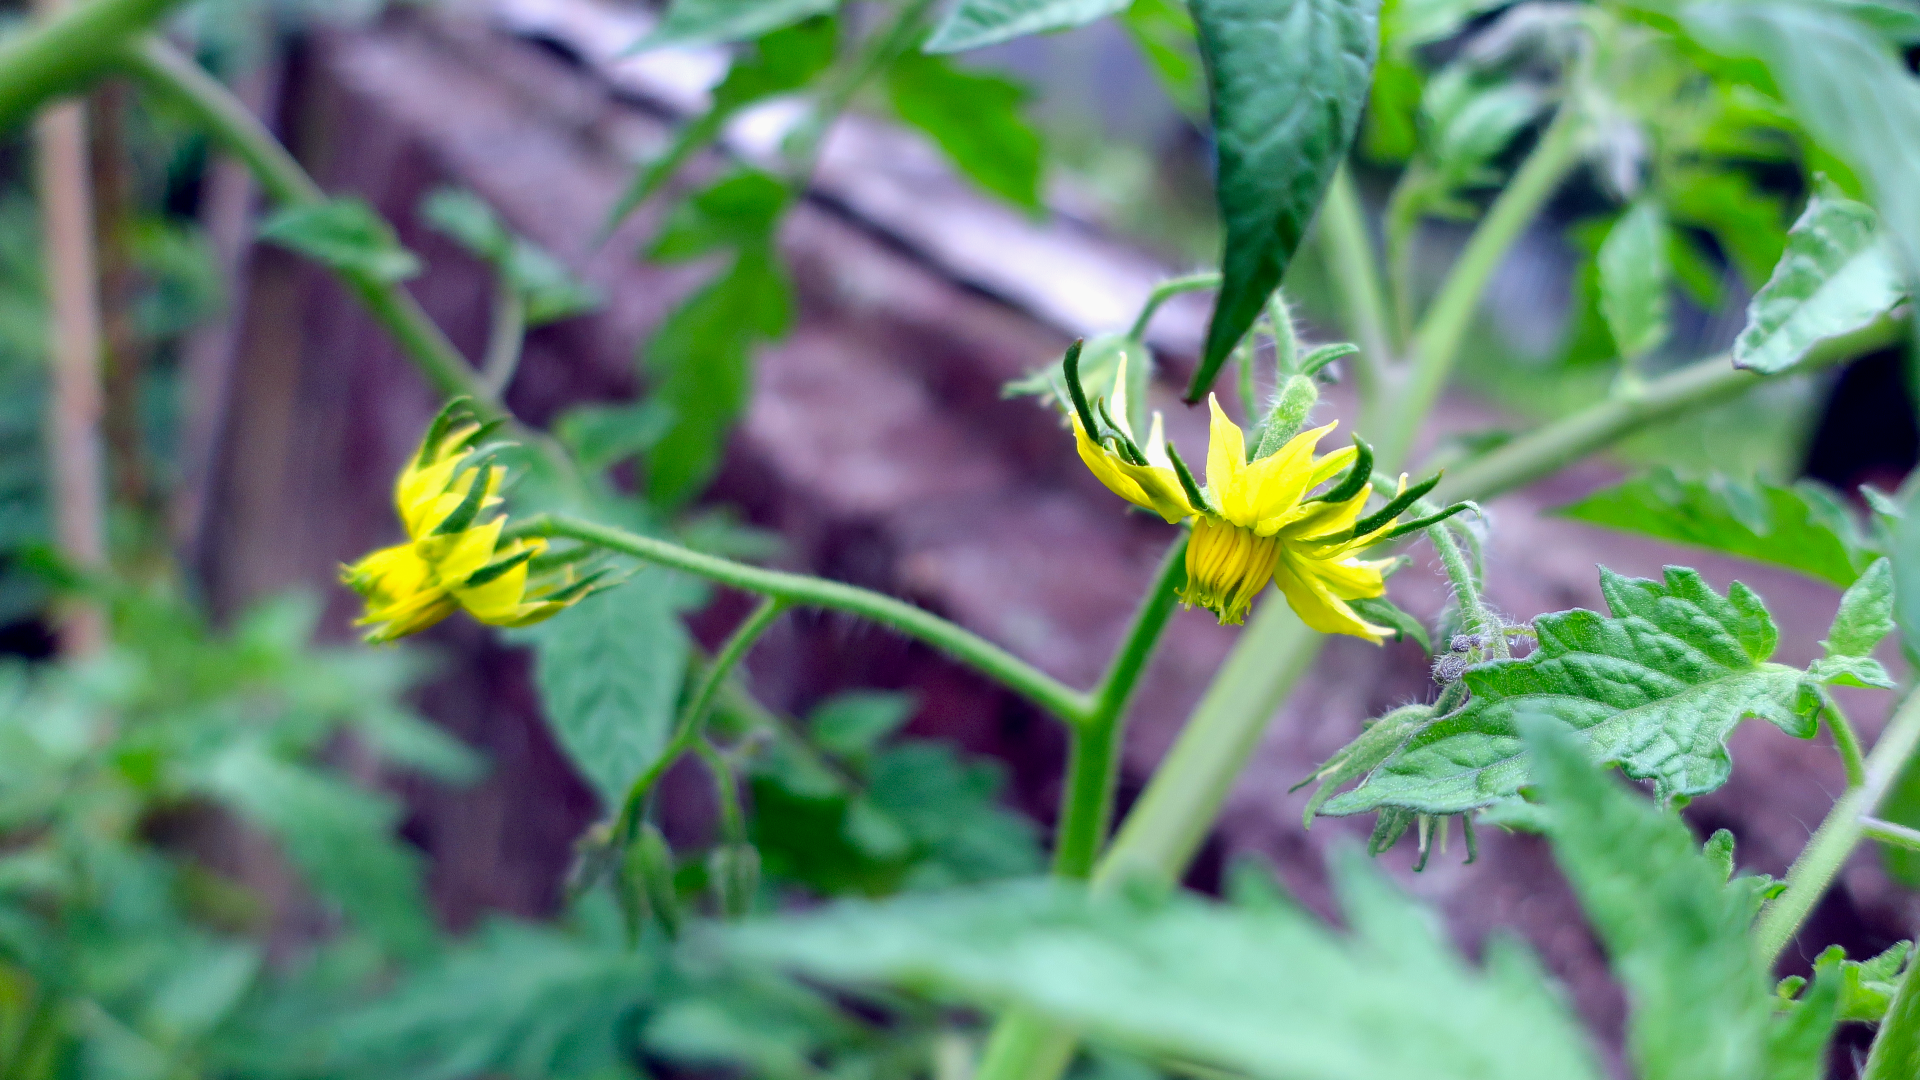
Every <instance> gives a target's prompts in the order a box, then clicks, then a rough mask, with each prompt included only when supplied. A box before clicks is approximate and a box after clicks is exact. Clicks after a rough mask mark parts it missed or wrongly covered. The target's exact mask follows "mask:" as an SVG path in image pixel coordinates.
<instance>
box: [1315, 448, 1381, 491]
mask: <svg viewBox="0 0 1920 1080" xmlns="http://www.w3.org/2000/svg"><path fill="white" fill-rule="evenodd" d="M1353 446H1354V450H1355V451H1356V452H1355V454H1354V458H1353V467H1352V468H1350V469H1348V470H1347V473H1346V475H1345V476H1344V477H1342V478H1341V480H1340V483H1338V484H1336V485H1335V486H1333V487H1331V488H1329V489H1327V490H1326V491H1323V492H1321V493H1320V494H1318V495H1315V496H1313V497H1312V498H1310V499H1308V500H1307V501H1308V502H1330V503H1338V502H1346V501H1347V500H1348V499H1351V498H1353V497H1354V496H1355V495H1358V494H1360V489H1361V488H1363V487H1366V486H1367V481H1369V480H1371V479H1373V447H1372V445H1370V444H1369V443H1368V442H1367V440H1365V439H1363V438H1361V437H1360V436H1359V435H1355V436H1354V437H1353Z"/></svg>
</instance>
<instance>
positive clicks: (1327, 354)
mask: <svg viewBox="0 0 1920 1080" xmlns="http://www.w3.org/2000/svg"><path fill="white" fill-rule="evenodd" d="M1359 351H1360V346H1358V345H1355V344H1354V343H1352V342H1350V341H1342V342H1338V343H1335V344H1332V345H1321V346H1319V347H1318V348H1316V349H1314V350H1313V351H1312V352H1310V353H1308V354H1307V355H1306V356H1305V357H1303V358H1302V359H1301V361H1300V374H1302V375H1308V376H1312V375H1318V374H1320V370H1321V369H1322V368H1324V367H1326V366H1327V365H1328V364H1331V363H1333V362H1334V361H1335V360H1340V359H1343V358H1345V357H1349V356H1353V355H1354V354H1356V353H1358V352H1359Z"/></svg>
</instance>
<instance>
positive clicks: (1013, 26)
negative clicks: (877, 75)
mask: <svg viewBox="0 0 1920 1080" xmlns="http://www.w3.org/2000/svg"><path fill="white" fill-rule="evenodd" d="M1127 3H1128V0H961V3H960V4H959V6H957V7H955V8H954V9H953V11H951V12H950V13H948V15H947V17H946V18H945V19H944V20H942V21H941V23H940V25H939V26H938V27H937V28H935V30H934V31H933V36H932V37H931V38H929V39H927V44H926V51H927V52H930V53H955V52H964V51H966V50H968V49H978V48H980V47H982V46H985V45H998V44H999V43H1001V42H1003V41H1012V40H1013V39H1014V38H1018V37H1026V36H1027V35H1028V34H1044V33H1046V32H1048V31H1050V30H1066V29H1069V28H1071V27H1075V26H1085V25H1086V24H1088V23H1090V22H1093V21H1095V20H1097V19H1103V18H1105V17H1107V16H1108V15H1112V14H1113V13H1114V12H1116V11H1119V10H1120V9H1121V8H1123V7H1126V6H1127Z"/></svg>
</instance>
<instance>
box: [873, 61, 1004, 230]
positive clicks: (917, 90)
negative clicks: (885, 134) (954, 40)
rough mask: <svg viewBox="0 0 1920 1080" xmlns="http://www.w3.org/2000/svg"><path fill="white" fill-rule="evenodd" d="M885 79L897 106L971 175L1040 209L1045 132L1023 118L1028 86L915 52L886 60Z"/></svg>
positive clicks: (991, 188) (983, 185) (902, 116)
mask: <svg viewBox="0 0 1920 1080" xmlns="http://www.w3.org/2000/svg"><path fill="white" fill-rule="evenodd" d="M886 79H887V97H888V100H889V101H891V102H892V103H893V111H894V112H896V113H898V114H899V116H900V119H902V120H904V121H906V122H907V123H909V124H911V125H913V126H914V127H917V128H919V129H920V130H921V131H924V132H926V133H927V135H928V136H929V137H931V138H932V139H933V141H934V142H935V143H937V144H938V145H939V147H940V149H942V150H944V151H946V154H947V157H948V158H950V159H952V161H953V163H954V165H955V166H956V167H958V168H959V170H960V171H961V172H962V173H964V174H966V176H967V178H968V179H970V180H972V181H973V182H974V183H976V184H978V185H980V187H981V188H983V189H984V190H986V191H989V192H992V193H993V194H995V195H998V196H1000V197H1001V198H1003V199H1005V200H1007V201H1008V202H1010V203H1013V204H1014V205H1015V206H1021V207H1025V208H1026V209H1028V210H1036V211H1037V210H1038V209H1039V208H1040V173H1041V142H1040V133H1039V132H1037V131H1035V130H1034V128H1033V125H1032V124H1029V123H1028V122H1027V120H1026V117H1024V116H1023V115H1021V113H1022V107H1023V106H1024V105H1025V104H1026V101H1027V91H1026V88H1025V87H1023V86H1021V85H1020V84H1019V83H1016V82H1013V81H1011V80H1008V79H1004V78H1001V77H1000V76H998V75H990V74H986V73H984V72H978V71H967V70H964V69H961V68H958V67H955V66H954V64H953V62H952V61H950V60H947V59H945V58H943V57H938V56H928V55H927V54H925V53H921V52H913V51H909V52H905V53H902V54H900V55H899V56H897V57H895V58H894V60H893V62H892V63H891V64H889V65H887V76H886Z"/></svg>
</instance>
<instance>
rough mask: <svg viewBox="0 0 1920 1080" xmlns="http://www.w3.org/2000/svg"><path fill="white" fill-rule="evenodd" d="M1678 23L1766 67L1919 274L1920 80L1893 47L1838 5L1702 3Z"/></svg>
mask: <svg viewBox="0 0 1920 1080" xmlns="http://www.w3.org/2000/svg"><path fill="white" fill-rule="evenodd" d="M1680 20H1681V23H1682V25H1683V26H1684V27H1685V28H1686V30H1687V31H1688V32H1689V33H1690V34H1691V35H1692V36H1693V38H1694V40H1696V41H1697V42H1699V43H1700V44H1702V45H1704V46H1705V47H1706V48H1708V49H1709V50H1712V51H1714V52H1717V53H1720V54H1721V55H1724V56H1729V57H1734V58H1738V59H1746V60H1757V61H1759V62H1760V63H1761V64H1763V65H1765V67H1766V69H1767V72H1768V74H1769V75H1771V76H1772V81H1773V83H1774V84H1775V86H1776V87H1777V88H1778V90H1779V93H1780V96H1781V97H1782V98H1783V99H1785V101H1786V103H1787V105H1788V106H1789V108H1791V110H1792V111H1793V114H1794V116H1795V117H1796V118H1797V119H1798V120H1799V121H1800V123H1801V125H1802V126H1803V127H1805V128H1806V130H1807V132H1808V133H1809V134H1811V135H1812V136H1813V138H1814V139H1815V140H1817V141H1818V142H1819V143H1820V144H1821V146H1822V147H1824V148H1825V149H1826V150H1828V151H1829V152H1831V153H1832V154H1833V155H1834V156H1835V157H1838V158H1840V159H1841V160H1842V161H1845V162H1847V163H1848V164H1849V165H1851V166H1852V167H1853V169H1854V171H1855V172H1857V173H1858V174H1859V175H1860V177H1861V179H1862V180H1864V181H1865V183H1866V187H1867V189H1868V191H1869V192H1870V193H1871V194H1872V196H1873V201H1874V204H1875V205H1876V206H1877V207H1878V209H1879V211H1880V216H1881V219H1882V221H1883V222H1884V224H1885V226H1886V234H1887V236H1888V238H1889V239H1890V240H1891V241H1892V243H1893V244H1895V245H1896V246H1897V247H1898V249H1899V251H1900V255H1901V262H1902V263H1903V264H1904V267H1903V269H1904V271H1905V272H1906V273H1911V272H1913V270H1914V268H1915V267H1920V81H1916V80H1915V78H1914V76H1913V74H1912V73H1911V72H1909V71H1908V70H1907V66H1906V63H1905V61H1904V59H1903V58H1902V57H1901V56H1900V54H1899V53H1898V51H1897V50H1896V49H1895V47H1894V46H1893V45H1891V44H1889V43H1888V42H1887V41H1886V40H1885V39H1884V38H1883V37H1882V36H1880V34H1878V33H1876V31H1875V29H1874V28H1873V27H1871V26H1869V25H1868V24H1866V23H1864V22H1861V21H1856V19H1855V18H1853V17H1851V15H1850V13H1849V12H1847V11H1846V10H1845V7H1844V5H1826V4H1807V3H1795V2H1791V0H1708V2H1703V3H1693V4H1688V5H1685V6H1684V7H1683V8H1681V11H1680ZM1904 276H1905V274H1904V273H1903V275H1902V277H1903V278H1904Z"/></svg>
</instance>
